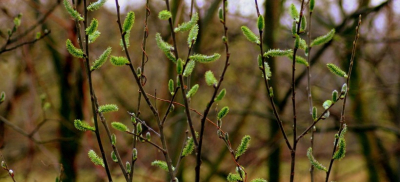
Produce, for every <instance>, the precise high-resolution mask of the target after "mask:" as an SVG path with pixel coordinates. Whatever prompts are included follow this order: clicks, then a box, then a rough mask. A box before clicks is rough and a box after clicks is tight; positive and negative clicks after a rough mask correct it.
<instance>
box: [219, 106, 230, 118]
mask: <svg viewBox="0 0 400 182" xmlns="http://www.w3.org/2000/svg"><path fill="white" fill-rule="evenodd" d="M228 112H229V107H228V106H225V107H223V108H222V109H221V110H220V111H219V113H218V116H217V118H218V119H222V118H224V117H225V116H226V115H227V114H228Z"/></svg>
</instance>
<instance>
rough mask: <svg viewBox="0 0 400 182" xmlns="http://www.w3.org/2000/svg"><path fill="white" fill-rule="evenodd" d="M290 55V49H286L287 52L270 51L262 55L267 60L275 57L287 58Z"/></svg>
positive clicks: (291, 52)
mask: <svg viewBox="0 0 400 182" xmlns="http://www.w3.org/2000/svg"><path fill="white" fill-rule="evenodd" d="M291 54H293V51H292V50H291V49H287V50H280V49H270V50H268V51H267V52H266V53H264V57H266V58H269V57H277V56H288V55H291Z"/></svg>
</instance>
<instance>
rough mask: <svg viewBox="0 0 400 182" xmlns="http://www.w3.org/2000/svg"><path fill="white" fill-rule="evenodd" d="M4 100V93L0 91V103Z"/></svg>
mask: <svg viewBox="0 0 400 182" xmlns="http://www.w3.org/2000/svg"><path fill="white" fill-rule="evenodd" d="M4 100H6V93H4V92H1V96H0V104H1V103H3V102H4Z"/></svg>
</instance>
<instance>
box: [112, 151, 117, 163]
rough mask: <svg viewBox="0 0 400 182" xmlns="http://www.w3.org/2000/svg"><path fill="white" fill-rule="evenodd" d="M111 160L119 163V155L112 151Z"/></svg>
mask: <svg viewBox="0 0 400 182" xmlns="http://www.w3.org/2000/svg"><path fill="white" fill-rule="evenodd" d="M111 159H112V160H113V161H114V162H118V158H117V155H115V152H114V151H111Z"/></svg>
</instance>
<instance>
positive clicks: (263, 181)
mask: <svg viewBox="0 0 400 182" xmlns="http://www.w3.org/2000/svg"><path fill="white" fill-rule="evenodd" d="M251 182H268V181H267V180H265V179H262V178H258V179H253V180H251Z"/></svg>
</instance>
